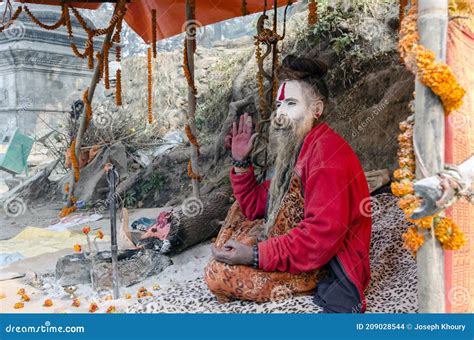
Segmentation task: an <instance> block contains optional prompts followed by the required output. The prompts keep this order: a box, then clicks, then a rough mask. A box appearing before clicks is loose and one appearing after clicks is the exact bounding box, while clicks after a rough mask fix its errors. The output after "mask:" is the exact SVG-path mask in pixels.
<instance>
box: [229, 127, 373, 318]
mask: <svg viewBox="0 0 474 340" xmlns="http://www.w3.org/2000/svg"><path fill="white" fill-rule="evenodd" d="M253 170H254V169H253V167H251V168H250V171H248V172H247V173H245V174H241V175H238V174H235V173H234V171H233V169H232V170H231V173H230V178H231V182H232V186H233V189H234V194H235V196H236V198H237V201H238V202H239V205H240V207H241V209H242V212H243V213H244V214H245V216H246V217H247V218H248V219H250V220H254V219H256V218H263V217H264V216H265V213H266V211H265V210H266V201H267V194H268V187H269V184H270V183H269V182H270V180H267V181H265V182H263V183H261V184H258V183H257V180H256V178H255V175H254V172H253ZM295 172H296V173H297V174H298V175H299V176H300V178H301V181H302V184H303V194H304V219H303V220H302V221H301V222H300V223H299V224H298V226H297V227H295V228H293V229H292V230H291V231H290V232H289V233H288V234H286V235H282V236H278V237H273V238H270V239H268V240H266V241H263V242H260V243H259V244H258V251H259V267H260V268H261V269H263V270H265V271H282V272H290V273H294V274H296V273H301V272H307V271H313V270H316V269H319V268H321V267H322V266H323V265H325V264H326V263H327V262H329V260H331V258H333V257H334V256H337V257H338V259H339V261H340V263H341V265H342V267H343V270H344V272H345V273H346V275H347V277H348V278H349V279H350V280H351V281H352V283H354V285H355V286H356V287H357V289H358V291H359V294H360V297H361V312H364V311H365V308H366V304H365V297H364V290H365V288H366V287H367V286H368V284H369V279H370V264H369V247H370V235H371V224H372V221H371V217H370V196H369V190H368V186H367V181H366V178H365V174H364V171H363V169H362V167H361V165H360V162H359V159H358V158H357V156H356V154H355V153H354V151H353V150H352V148H351V147H350V146H349V144H348V143H347V142H346V141H345V140H344V139H343V138H342V137H341V136H339V135H338V134H337V133H336V132H334V131H333V130H332V129H331V128H330V127H329V126H328V125H327V124H325V123H321V124H318V125H317V126H315V127H314V128H313V129H312V130H311V131H310V132H309V134H308V135H307V136H306V137H305V139H304V142H303V146H302V148H301V151H300V154H299V156H298V160H297V162H296V165H295Z"/></svg>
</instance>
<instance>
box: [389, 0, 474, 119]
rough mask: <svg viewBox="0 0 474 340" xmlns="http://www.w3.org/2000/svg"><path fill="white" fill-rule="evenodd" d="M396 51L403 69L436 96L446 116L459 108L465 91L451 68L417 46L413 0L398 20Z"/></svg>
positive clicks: (429, 51)
mask: <svg viewBox="0 0 474 340" xmlns="http://www.w3.org/2000/svg"><path fill="white" fill-rule="evenodd" d="M398 51H399V53H400V57H401V58H402V60H403V61H404V63H405V65H406V66H407V68H408V69H409V70H410V71H411V72H413V73H414V74H416V75H418V77H419V79H420V81H421V82H422V83H423V84H424V85H426V86H427V87H429V88H430V89H431V90H432V91H433V93H434V94H436V95H437V96H438V97H439V98H440V100H441V102H442V103H443V107H444V112H445V114H446V115H449V114H450V113H451V112H452V111H454V110H457V109H458V108H459V107H461V105H462V104H463V97H464V95H465V93H466V91H465V89H464V88H463V87H462V86H461V85H460V84H459V83H458V81H457V79H456V77H455V75H454V73H453V72H452V70H451V68H450V67H449V66H448V65H446V64H445V63H438V62H436V61H435V60H436V58H435V53H434V52H433V51H431V50H428V49H426V48H425V47H423V46H421V45H419V35H418V32H417V4H416V1H413V2H412V6H411V8H410V10H409V11H408V15H407V16H406V17H405V18H404V19H403V21H402V25H401V29H400V40H399V45H398Z"/></svg>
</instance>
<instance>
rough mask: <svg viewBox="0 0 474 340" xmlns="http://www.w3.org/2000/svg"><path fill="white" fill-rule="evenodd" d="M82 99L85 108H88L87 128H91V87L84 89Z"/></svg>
mask: <svg viewBox="0 0 474 340" xmlns="http://www.w3.org/2000/svg"><path fill="white" fill-rule="evenodd" d="M82 101H83V102H84V105H85V109H86V130H87V129H88V128H89V124H90V122H91V119H92V105H91V102H90V101H89V88H87V89H86V90H85V91H84V94H83V96H82Z"/></svg>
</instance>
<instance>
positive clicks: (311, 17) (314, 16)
mask: <svg viewBox="0 0 474 340" xmlns="http://www.w3.org/2000/svg"><path fill="white" fill-rule="evenodd" d="M317 22H318V2H317V1H316V0H309V3H308V25H311V26H312V25H315V24H316V23H317Z"/></svg>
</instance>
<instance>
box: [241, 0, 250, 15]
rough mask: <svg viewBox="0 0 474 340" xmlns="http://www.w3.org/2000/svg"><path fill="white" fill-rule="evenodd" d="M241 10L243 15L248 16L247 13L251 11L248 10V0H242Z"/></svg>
mask: <svg viewBox="0 0 474 340" xmlns="http://www.w3.org/2000/svg"><path fill="white" fill-rule="evenodd" d="M241 11H242V15H243V16H246V15H247V14H249V12H248V10H247V1H246V0H242V6H241Z"/></svg>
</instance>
